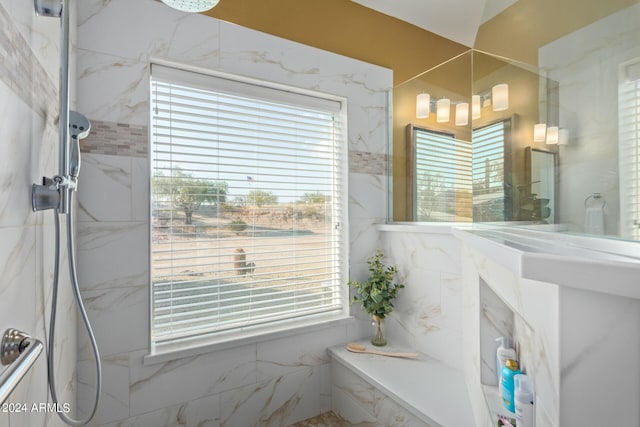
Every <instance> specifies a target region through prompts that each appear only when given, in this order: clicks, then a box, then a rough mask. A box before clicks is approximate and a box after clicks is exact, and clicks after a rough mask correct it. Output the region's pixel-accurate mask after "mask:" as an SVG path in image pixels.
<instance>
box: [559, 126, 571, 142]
mask: <svg viewBox="0 0 640 427" xmlns="http://www.w3.org/2000/svg"><path fill="white" fill-rule="evenodd" d="M568 144H569V129H562V128H560V130H559V131H558V145H568Z"/></svg>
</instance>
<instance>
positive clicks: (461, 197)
mask: <svg viewBox="0 0 640 427" xmlns="http://www.w3.org/2000/svg"><path fill="white" fill-rule="evenodd" d="M409 131H410V134H411V139H410V141H411V143H412V144H411V145H412V147H411V149H410V150H409V153H410V155H409V159H408V160H409V169H410V172H409V173H410V175H409V176H413V177H414V182H413V185H412V186H410V187H412V188H410V190H409V191H411V194H409V196H410V197H409V200H412V201H413V202H412V204H413V218H414V221H430V222H441V221H446V222H453V221H466V222H470V221H471V219H472V217H471V215H472V212H471V144H470V143H469V142H467V141H460V140H457V139H455V137H454V136H453V135H452V134H447V133H442V132H435V131H431V130H429V129H425V128H420V127H416V126H411V125H410V127H409Z"/></svg>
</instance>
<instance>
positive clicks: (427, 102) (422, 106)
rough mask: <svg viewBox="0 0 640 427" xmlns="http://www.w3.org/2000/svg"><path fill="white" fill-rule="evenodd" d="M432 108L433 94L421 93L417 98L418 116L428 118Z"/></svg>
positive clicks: (418, 117)
mask: <svg viewBox="0 0 640 427" xmlns="http://www.w3.org/2000/svg"><path fill="white" fill-rule="evenodd" d="M430 110H431V96H429V94H428V93H421V94H419V95H418V97H417V98H416V118H417V119H427V118H429V112H430Z"/></svg>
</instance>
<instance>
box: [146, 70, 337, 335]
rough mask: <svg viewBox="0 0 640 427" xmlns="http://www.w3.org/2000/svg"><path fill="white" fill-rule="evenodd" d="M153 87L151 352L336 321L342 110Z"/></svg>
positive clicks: (230, 85) (171, 83)
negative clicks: (178, 342)
mask: <svg viewBox="0 0 640 427" xmlns="http://www.w3.org/2000/svg"><path fill="white" fill-rule="evenodd" d="M151 75H152V76H151V102H150V105H151V173H152V186H151V215H152V225H151V267H152V268H151V282H152V283H151V285H152V341H153V342H154V343H161V342H166V341H170V340H174V339H177V338H185V337H192V336H198V335H202V334H209V333H214V332H222V331H227V332H233V331H239V330H246V329H247V328H250V329H254V328H264V327H265V326H268V325H270V324H273V323H274V322H278V323H279V324H280V323H282V322H287V321H289V320H293V319H300V318H305V319H306V318H308V317H309V316H314V315H320V316H323V315H325V314H329V313H335V314H339V313H343V312H344V310H345V301H346V297H345V295H344V284H345V282H346V277H345V273H344V272H345V271H346V265H345V255H346V247H345V244H346V243H345V242H346V239H345V235H344V234H345V231H344V230H346V227H342V226H341V225H342V224H344V221H345V217H346V202H345V200H346V196H347V195H346V184H347V176H346V167H347V163H346V162H347V160H346V153H347V150H346V141H345V139H346V138H345V128H346V123H345V120H344V117H343V116H344V111H346V108H345V105H344V101H342V100H340V99H326V98H323V97H320V96H316V95H314V94H306V93H305V94H301V93H296V92H293V91H291V90H288V89H286V88H280V87H275V88H274V87H267V86H265V85H262V84H254V82H247V81H236V80H232V79H228V78H226V77H225V78H221V77H213V76H210V75H202V74H198V73H193V72H187V71H181V70H176V69H172V68H168V67H164V66H159V65H153V66H152V71H151Z"/></svg>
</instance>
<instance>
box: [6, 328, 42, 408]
mask: <svg viewBox="0 0 640 427" xmlns="http://www.w3.org/2000/svg"><path fill="white" fill-rule="evenodd" d="M43 347H44V345H43V344H42V342H41V341H40V340H38V339H36V338H32V337H30V336H29V335H27V334H25V333H24V332H20V331H18V330H16V329H7V330H6V331H5V332H4V335H3V337H2V343H1V344H0V362H2V364H3V365H5V366H6V365H9V366H8V367H7V368H5V370H4V371H2V372H1V373H0V405H1V404H3V403H4V402H5V400H7V398H8V397H9V395H10V394H11V393H12V392H13V390H14V389H15V388H16V386H17V385H18V383H20V381H21V380H22V378H24V376H25V375H26V374H27V372H29V369H31V367H32V366H33V364H34V363H35V362H36V360H37V359H38V356H40V353H41V352H42V348H43Z"/></svg>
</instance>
